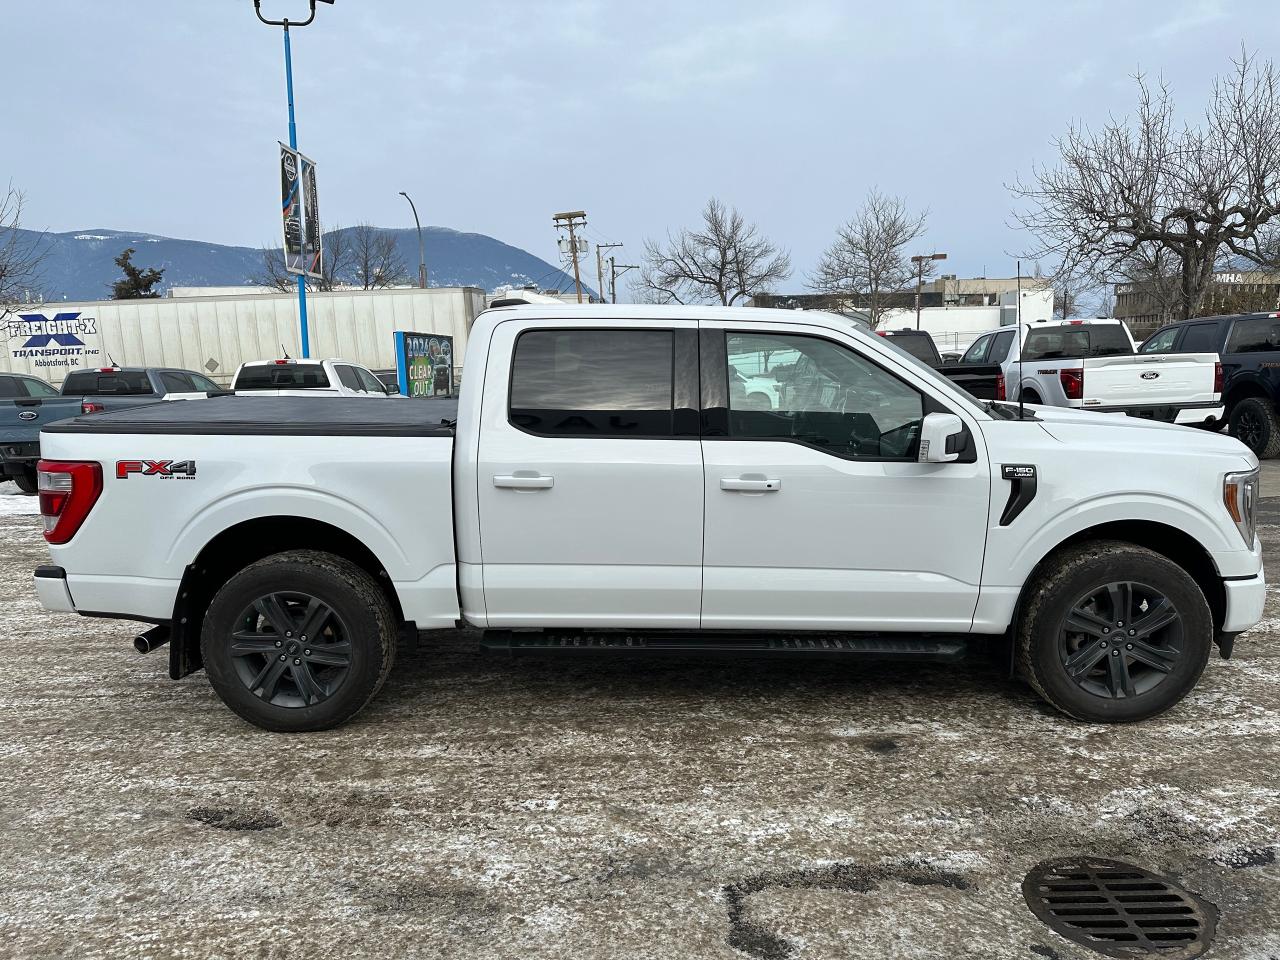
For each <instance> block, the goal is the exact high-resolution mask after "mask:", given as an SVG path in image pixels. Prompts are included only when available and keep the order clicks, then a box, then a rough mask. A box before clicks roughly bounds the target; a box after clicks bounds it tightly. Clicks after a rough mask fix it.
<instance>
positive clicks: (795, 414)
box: [726, 334, 924, 460]
mask: <svg viewBox="0 0 1280 960" xmlns="http://www.w3.org/2000/svg"><path fill="white" fill-rule="evenodd" d="M898 339H903V338H898ZM726 347H727V350H728V355H729V436H730V437H735V438H738V439H760V440H793V441H797V442H799V443H803V444H806V445H809V446H815V447H818V448H820V449H822V450H825V451H828V452H830V453H832V454H835V455H836V456H839V457H846V458H867V459H873V460H885V459H889V460H899V459H915V456H916V448H917V445H918V443H919V439H920V422H921V420H922V419H923V418H924V400H923V398H922V397H921V396H920V394H919V393H917V392H916V391H915V390H914V389H913V388H911V387H909V386H907V384H905V383H903V382H902V381H901V380H899V379H898V378H897V377H895V376H893V375H892V374H890V373H888V372H887V371H885V370H883V369H881V368H880V367H878V366H876V365H875V364H874V363H872V362H871V361H870V360H868V359H866V358H865V357H862V356H859V355H858V354H856V353H854V352H853V351H852V350H849V349H847V348H846V347H842V346H840V345H838V344H834V343H831V342H829V341H827V340H820V339H817V338H816V337H803V336H775V335H770V334H729V335H728V339H727V343H726ZM784 353H793V354H798V359H797V360H796V361H795V365H794V366H793V367H792V368H791V371H790V373H789V375H788V376H787V378H786V381H785V382H784V383H783V384H782V388H781V393H780V396H779V397H778V398H777V401H776V404H775V405H774V406H772V407H764V406H762V405H760V404H759V403H756V402H754V401H753V400H752V398H751V396H750V395H749V394H747V393H746V391H744V390H743V389H742V387H741V386H740V385H738V384H737V383H736V381H737V380H739V379H740V377H735V374H739V373H740V371H742V370H743V369H752V368H754V367H756V366H758V364H759V363H760V358H761V357H762V356H764V355H766V354H774V355H777V354H784Z"/></svg>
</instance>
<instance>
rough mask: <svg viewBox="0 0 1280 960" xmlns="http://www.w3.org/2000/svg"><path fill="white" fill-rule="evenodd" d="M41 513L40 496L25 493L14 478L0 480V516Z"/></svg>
mask: <svg viewBox="0 0 1280 960" xmlns="http://www.w3.org/2000/svg"><path fill="white" fill-rule="evenodd" d="M39 513H40V500H39V498H38V497H33V496H32V495H31V494H29V493H23V492H22V491H21V490H19V489H18V485H17V484H16V483H14V482H13V481H12V480H5V481H3V482H0V516H6V515H8V516H12V515H21V514H39Z"/></svg>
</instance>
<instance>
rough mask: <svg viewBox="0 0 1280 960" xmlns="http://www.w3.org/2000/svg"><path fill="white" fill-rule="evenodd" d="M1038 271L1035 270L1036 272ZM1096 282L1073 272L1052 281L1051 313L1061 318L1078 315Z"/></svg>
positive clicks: (1067, 318) (1066, 318)
mask: <svg viewBox="0 0 1280 960" xmlns="http://www.w3.org/2000/svg"><path fill="white" fill-rule="evenodd" d="M1038 272H1039V271H1037V273H1038ZM1095 286H1096V284H1092V283H1090V282H1089V281H1088V279H1086V278H1084V277H1080V276H1077V275H1073V274H1063V275H1060V276H1058V277H1057V278H1056V279H1055V280H1054V281H1053V314H1054V316H1056V317H1061V318H1062V319H1063V320H1070V319H1071V318H1072V317H1076V316H1079V315H1080V311H1081V309H1082V307H1083V305H1084V301H1085V299H1086V298H1087V297H1088V295H1089V292H1090V290H1091V289H1093V288H1094V287H1095Z"/></svg>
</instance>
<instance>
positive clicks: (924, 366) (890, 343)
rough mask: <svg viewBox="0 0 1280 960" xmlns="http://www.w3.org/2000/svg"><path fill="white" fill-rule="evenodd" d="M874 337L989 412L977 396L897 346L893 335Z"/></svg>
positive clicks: (913, 364)
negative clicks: (965, 390) (966, 391)
mask: <svg viewBox="0 0 1280 960" xmlns="http://www.w3.org/2000/svg"><path fill="white" fill-rule="evenodd" d="M876 339H877V340H879V341H880V342H881V343H882V344H884V345H885V346H886V347H887V348H888V349H889V350H891V351H893V352H894V353H896V354H897V355H898V356H899V357H904V358H906V360H907V361H908V362H909V363H910V364H911V365H912V366H913V367H915V368H916V369H917V370H919V371H921V372H922V373H925V374H928V376H929V377H930V378H931V379H933V380H936V381H937V382H938V383H945V384H946V385H947V386H948V387H950V388H951V389H952V390H954V391H955V392H956V393H958V394H959V395H960V396H962V397H963V398H964V399H965V401H966V402H968V403H969V405H970V406H972V407H976V408H977V409H978V410H981V411H982V412H983V413H987V414H989V413H990V412H991V408H990V407H989V406H988V405H987V404H985V403H983V402H982V401H981V400H979V399H978V398H977V397H974V396H971V395H969V394H967V393H965V392H964V391H963V390H961V389H960V388H959V387H957V386H956V385H955V384H954V383H952V382H951V381H950V380H948V379H947V378H946V377H944V376H943V375H942V374H940V373H939V372H938V371H937V370H936V369H934V368H933V367H932V366H930V365H929V364H927V363H925V362H924V361H923V360H921V359H920V358H919V357H914V356H912V355H911V354H910V353H908V352H907V351H906V350H903V349H902V348H901V347H900V346H898V345H897V344H896V343H894V342H893V339H894V338H893V337H877V338H876ZM948 395H950V394H948Z"/></svg>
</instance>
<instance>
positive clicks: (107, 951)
mask: <svg viewBox="0 0 1280 960" xmlns="http://www.w3.org/2000/svg"><path fill="white" fill-rule="evenodd" d="M1278 481H1280V468H1278V469H1276V470H1272V471H1270V472H1269V476H1268V479H1267V486H1266V492H1268V493H1271V494H1280V482H1278ZM32 506H33V504H32V501H31V500H29V499H26V498H17V497H0V659H2V661H3V663H4V665H5V666H4V669H3V671H0V890H3V893H2V894H0V956H5V957H76V958H94V957H110V958H122V957H138V958H142V957H147V958H163V957H187V958H205V957H229V956H235V957H264V958H265V957H327V956H342V955H345V956H348V957H376V958H391V957H450V958H469V957H476V958H481V957H483V958H507V957H510V958H530V957H571V958H594V957H627V958H641V957H654V958H675V957H699V958H701V957H723V958H768V957H795V958H805V960H807V958H849V957H875V958H893V957H947V958H954V957H982V958H997V957H998V958H1004V957H1010V958H1014V957H1017V958H1036V957H1040V958H1058V960H1069V958H1084V957H1096V956H1098V955H1097V954H1094V953H1090V952H1088V951H1085V950H1083V949H1082V948H1079V947H1076V946H1073V945H1072V944H1070V943H1068V942H1067V941H1066V940H1063V939H1062V938H1060V937H1058V936H1057V935H1056V934H1054V933H1052V932H1051V931H1049V930H1048V929H1047V928H1046V927H1044V926H1042V925H1041V924H1040V923H1039V922H1038V921H1037V920H1036V919H1035V918H1034V917H1033V916H1032V915H1031V913H1030V912H1029V911H1028V910H1027V908H1026V906H1025V905H1024V903H1023V902H1022V899H1021V895H1020V892H1019V885H1020V883H1021V881H1022V878H1023V876H1024V875H1025V874H1026V872H1027V871H1028V870H1029V869H1030V868H1031V867H1032V866H1033V865H1034V864H1036V863H1037V862H1038V861H1040V860H1043V859H1047V858H1051V857H1056V856H1065V855H1074V854H1080V853H1089V854H1094V855H1097V856H1103V857H1112V858H1118V859H1124V860H1130V861H1132V862H1134V863H1137V864H1140V865H1142V866H1145V867H1147V868H1149V869H1153V870H1156V871H1160V872H1166V873H1169V874H1172V875H1173V876H1175V877H1177V878H1179V879H1180V880H1181V881H1182V882H1183V883H1185V884H1186V885H1187V886H1188V887H1190V888H1191V889H1192V890H1194V891H1196V892H1198V893H1200V894H1201V895H1202V896H1204V897H1205V898H1207V899H1208V900H1210V901H1211V902H1213V903H1214V904H1216V905H1217V907H1218V908H1219V909H1220V911H1221V914H1222V919H1221V921H1220V923H1219V926H1218V936H1217V940H1216V942H1215V945H1214V947H1213V949H1212V950H1211V951H1210V953H1209V956H1210V957H1221V958H1231V960H1268V958H1271V960H1274V958H1277V957H1280V864H1278V863H1277V849H1278V847H1280V746H1278V745H1277V733H1278V732H1280V646H1278V644H1277V641H1280V595H1273V599H1272V600H1271V601H1270V602H1269V603H1268V611H1267V613H1268V617H1270V618H1273V619H1269V620H1267V621H1266V622H1265V623H1264V624H1263V625H1262V626H1260V627H1259V628H1258V629H1257V630H1254V631H1253V632H1251V633H1249V634H1248V635H1246V636H1245V637H1243V638H1242V639H1241V640H1240V642H1239V644H1238V645H1237V648H1236V650H1237V658H1236V659H1235V660H1232V661H1230V662H1223V661H1220V660H1217V659H1215V660H1213V661H1212V662H1211V663H1210V666H1209V669H1208V671H1207V673H1206V676H1205V679H1204V681H1203V682H1202V683H1201V686H1200V687H1199V689H1198V690H1197V691H1196V693H1195V694H1194V695H1193V696H1192V697H1191V698H1190V699H1189V700H1188V701H1187V702H1186V703H1185V704H1184V705H1183V706H1182V707H1180V708H1179V709H1178V710H1176V711H1175V712H1174V713H1173V714H1172V715H1169V716H1167V717H1165V718H1162V719H1160V720H1157V721H1152V722H1148V723H1145V724H1141V725H1138V726H1133V727H1119V728H1118V727H1101V726H1090V725H1084V724H1079V723H1074V722H1071V721H1068V720H1065V719H1063V718H1061V717H1059V716H1057V715H1055V714H1052V713H1049V712H1048V711H1047V710H1045V709H1042V708H1041V707H1040V705H1039V704H1038V702H1037V701H1036V700H1035V699H1034V698H1033V696H1032V695H1031V694H1030V692H1029V691H1028V690H1027V689H1026V688H1024V687H1023V686H1021V685H1020V684H1018V683H1016V682H1010V681H1007V680H1005V679H1004V678H1003V677H1002V676H1001V674H1000V672H999V670H998V669H996V668H995V667H994V666H993V665H992V664H990V663H987V662H985V661H984V660H982V659H980V658H979V659H974V660H971V661H967V662H966V663H965V664H963V665H961V666H959V667H929V668H921V667H917V666H911V667H905V666H900V665H899V666H894V665H872V666H854V665H844V664H830V663H826V664H789V663H788V664H779V663H777V662H753V663H721V662H710V663H708V662H705V661H703V662H698V661H681V662H669V661H663V662H636V661H573V662H565V661H548V660H515V661H507V660H502V659H495V658H487V657H483V656H481V655H480V653H479V652H478V651H477V649H476V647H475V641H476V637H475V636H474V635H470V634H466V633H457V634H449V635H448V636H445V637H442V638H439V639H433V640H432V641H431V642H430V643H429V644H426V645H424V646H423V647H422V648H421V649H419V650H418V651H417V652H413V653H404V654H403V655H402V658H401V660H400V662H399V664H398V666H397V670H396V672H395V673H394V674H393V675H392V679H391V681H390V682H389V684H388V686H387V687H386V688H385V689H384V690H383V692H382V694H381V696H380V697H379V699H377V700H376V701H375V702H374V704H373V705H372V706H371V707H370V709H368V710H367V711H366V712H365V713H364V714H362V715H361V717H360V718H358V720H357V721H356V722H355V723H353V724H351V725H349V726H348V727H346V728H344V729H342V730H338V731H334V732H330V733H324V734H313V735H309V736H304V737H287V736H281V735H275V734H269V733H264V732H261V731H258V730H256V729H253V728H251V727H248V726H246V725H245V724H243V723H242V722H240V721H239V720H237V719H236V718H235V716H234V715H232V714H231V713H230V712H229V711H227V710H226V709H224V708H223V707H222V706H221V704H220V703H219V702H218V701H217V700H216V699H215V698H214V696H213V694H212V692H211V691H210V689H209V687H208V685H207V683H206V682H205V680H204V677H203V675H196V676H193V677H189V678H187V679H186V680H184V681H182V682H180V683H171V682H170V681H169V680H168V679H167V675H166V660H165V654H164V653H163V652H162V653H160V654H157V655H152V656H149V657H142V656H139V655H137V654H136V653H134V652H133V650H132V648H131V646H130V640H131V639H132V637H133V635H134V633H135V632H136V631H135V630H133V628H132V627H131V626H130V625H129V624H126V623H121V622H112V621H98V620H88V619H81V618H77V617H67V616H50V615H47V614H45V613H44V612H43V611H42V610H41V609H40V608H39V606H38V604H37V602H36V599H35V595H34V592H33V590H32V588H31V585H30V571H31V569H32V568H33V567H35V566H36V565H37V564H38V563H40V562H42V560H43V559H44V558H45V556H46V553H45V549H44V543H43V541H42V540H41V538H40V535H39V532H38V520H37V518H35V517H34V516H31V515H30V514H29V513H25V512H23V511H27V510H30V509H31V508H32ZM1264 518H1265V521H1266V523H1267V526H1266V527H1265V528H1264V539H1265V541H1266V542H1267V543H1268V544H1269V545H1273V546H1272V548H1271V549H1269V551H1268V562H1269V564H1270V567H1271V569H1272V570H1273V571H1280V553H1278V552H1277V548H1280V499H1270V500H1267V501H1264ZM1273 576H1274V574H1273Z"/></svg>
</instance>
